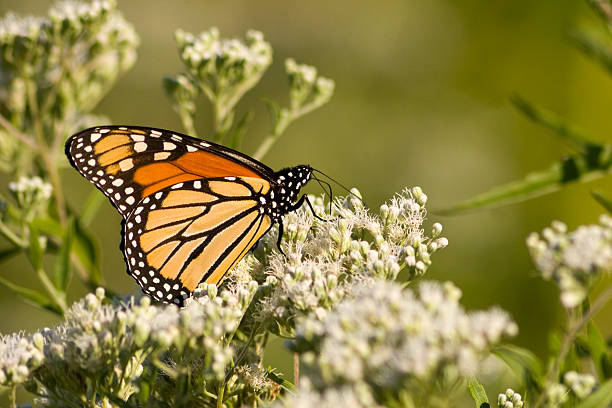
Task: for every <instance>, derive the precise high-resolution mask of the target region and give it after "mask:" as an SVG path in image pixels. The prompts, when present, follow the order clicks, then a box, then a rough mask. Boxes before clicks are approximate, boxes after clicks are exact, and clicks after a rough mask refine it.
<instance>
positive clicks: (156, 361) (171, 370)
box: [151, 356, 178, 380]
mask: <svg viewBox="0 0 612 408" xmlns="http://www.w3.org/2000/svg"><path fill="white" fill-rule="evenodd" d="M151 361H152V362H153V365H154V366H155V367H157V368H159V369H160V370H161V371H163V372H164V373H165V374H167V375H168V377H170V378H172V379H174V380H176V378H177V377H178V372H177V371H176V370H175V369H174V368H172V367H170V366H169V365H168V364H166V363H164V362H162V361H161V360H160V359H159V358H158V357H157V356H155V357H153V358H152V359H151Z"/></svg>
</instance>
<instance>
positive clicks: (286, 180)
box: [274, 165, 312, 215]
mask: <svg viewBox="0 0 612 408" xmlns="http://www.w3.org/2000/svg"><path fill="white" fill-rule="evenodd" d="M274 176H275V181H276V182H277V186H276V188H275V192H276V197H275V198H274V200H275V201H276V203H277V204H278V207H279V208H278V210H279V211H278V212H279V213H280V215H283V214H286V213H287V212H289V211H291V209H292V207H293V203H295V201H296V200H297V199H298V196H299V194H300V190H301V188H302V187H304V185H305V184H306V183H308V181H309V180H310V178H311V177H312V167H310V166H308V165H300V166H295V167H288V168H286V169H282V170H280V171H277V172H276V173H275V174H274Z"/></svg>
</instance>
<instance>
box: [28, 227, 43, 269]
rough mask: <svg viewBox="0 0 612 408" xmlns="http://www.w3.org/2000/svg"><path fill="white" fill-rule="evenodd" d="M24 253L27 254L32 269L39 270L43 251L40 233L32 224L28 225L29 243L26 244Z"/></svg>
mask: <svg viewBox="0 0 612 408" xmlns="http://www.w3.org/2000/svg"><path fill="white" fill-rule="evenodd" d="M26 253H27V254H28V259H29V260H30V263H31V264H32V266H33V267H34V269H35V270H39V269H40V268H41V267H42V259H43V255H44V251H43V248H42V246H41V245H40V235H39V234H38V230H37V229H36V228H34V227H33V226H31V227H30V245H28V249H27V250H26Z"/></svg>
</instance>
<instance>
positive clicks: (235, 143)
mask: <svg viewBox="0 0 612 408" xmlns="http://www.w3.org/2000/svg"><path fill="white" fill-rule="evenodd" d="M254 116H255V115H254V114H253V112H251V111H248V112H247V113H246V114H245V115H244V116H243V117H242V119H240V121H239V122H238V123H237V124H236V128H235V129H234V130H233V131H232V132H231V138H230V141H229V144H228V147H229V148H231V149H235V150H239V149H240V144H241V143H242V139H243V137H244V134H245V133H246V130H247V128H248V126H249V123H251V121H252V120H253V117H254Z"/></svg>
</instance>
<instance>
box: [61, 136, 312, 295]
mask: <svg viewBox="0 0 612 408" xmlns="http://www.w3.org/2000/svg"><path fill="white" fill-rule="evenodd" d="M66 155H67V156H68V160H69V161H70V164H71V165H72V166H73V167H74V168H76V169H77V170H78V171H79V172H80V173H81V175H83V176H84V177H85V178H86V179H87V180H89V181H90V182H92V183H93V184H94V185H95V186H96V187H97V188H98V189H99V190H101V191H102V192H103V193H104V195H106V196H107V197H108V198H109V199H110V201H111V203H112V204H113V205H114V206H115V207H116V208H117V210H118V211H119V213H120V214H121V216H122V217H123V220H122V239H121V245H120V248H121V250H122V252H123V256H124V259H125V262H126V264H127V272H128V274H129V275H131V276H132V277H133V278H134V279H135V280H136V282H137V283H138V284H139V285H140V287H141V288H142V290H143V292H144V293H145V294H147V295H149V296H151V297H152V298H154V299H156V300H159V301H163V302H165V303H175V304H177V305H179V306H181V305H182V304H183V302H184V300H185V299H186V298H188V297H189V296H190V294H191V292H193V290H194V289H195V288H196V287H197V285H198V284H199V283H200V282H206V283H212V284H220V283H221V282H222V281H223V279H224V277H225V276H226V275H227V273H228V271H229V270H230V269H232V267H233V266H234V265H236V264H237V263H238V261H240V259H242V257H243V256H244V255H245V254H246V252H247V251H248V250H249V249H250V248H251V247H252V246H253V245H254V244H255V243H256V242H257V240H258V239H259V238H260V237H261V236H262V235H263V234H265V233H266V232H267V231H268V230H269V229H270V228H271V226H272V225H273V224H275V223H278V224H279V238H278V243H279V244H280V240H281V237H282V234H283V222H282V216H283V215H284V214H287V213H288V212H290V211H294V210H296V209H297V208H299V207H301V205H302V204H303V203H304V201H306V202H307V203H308V205H309V206H310V207H311V209H312V206H311V205H310V202H309V201H308V198H307V196H306V195H302V196H301V197H300V198H299V199H298V196H299V193H300V189H301V188H302V187H303V186H304V185H305V184H306V183H307V182H308V181H309V180H310V179H311V177H312V172H313V169H312V168H311V167H310V166H308V165H301V166H296V167H291V168H286V169H283V170H280V171H278V172H275V171H273V170H272V169H271V168H269V167H268V166H266V165H264V164H262V163H260V162H258V161H257V160H255V159H253V158H251V157H249V156H246V155H244V154H242V153H239V152H237V151H235V150H232V149H229V148H227V147H224V146H220V145H217V144H214V143H211V142H206V141H203V140H200V139H195V138H193V137H189V136H186V135H183V134H180V133H176V132H171V131H168V130H162V129H154V128H148V127H137V126H101V127H94V128H90V129H87V130H84V131H82V132H80V133H77V134H75V135H73V136H71V137H70V138H69V139H68V141H67V142H66ZM313 213H314V211H313ZM279 248H280V246H279Z"/></svg>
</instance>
